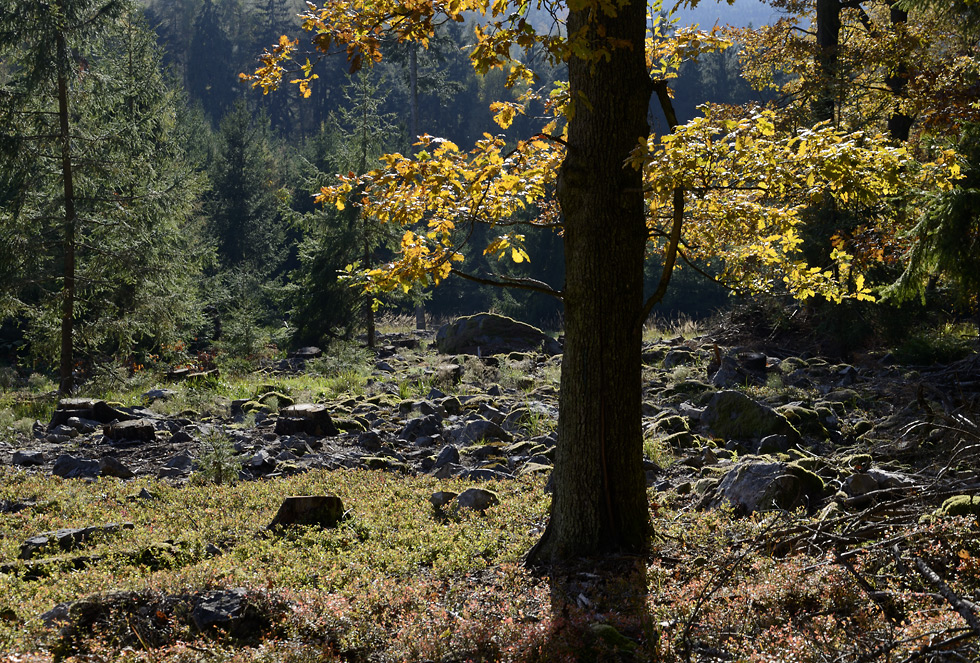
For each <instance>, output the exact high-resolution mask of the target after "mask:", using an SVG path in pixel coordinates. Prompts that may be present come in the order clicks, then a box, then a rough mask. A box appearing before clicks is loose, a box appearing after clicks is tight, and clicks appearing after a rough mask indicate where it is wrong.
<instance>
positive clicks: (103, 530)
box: [18, 523, 133, 559]
mask: <svg viewBox="0 0 980 663" xmlns="http://www.w3.org/2000/svg"><path fill="white" fill-rule="evenodd" d="M120 529H133V523H123V524H121V525H119V524H117V523H109V524H108V525H94V526H92V527H79V528H65V529H59V530H57V531H54V532H42V533H41V534H38V535H36V536H32V537H31V538H29V539H27V540H26V541H24V543H22V544H21V546H20V555H18V559H32V558H34V557H38V556H40V555H42V554H45V553H47V552H48V551H49V550H50V549H51V548H52V547H53V546H57V547H58V549H59V550H61V551H62V552H71V551H72V550H76V549H78V548H80V547H81V546H83V545H85V544H86V543H88V542H89V541H91V540H92V539H93V538H95V537H96V536H101V535H108V534H114V533H116V532H117V531H119V530H120Z"/></svg>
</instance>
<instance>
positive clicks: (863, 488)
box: [844, 472, 878, 497]
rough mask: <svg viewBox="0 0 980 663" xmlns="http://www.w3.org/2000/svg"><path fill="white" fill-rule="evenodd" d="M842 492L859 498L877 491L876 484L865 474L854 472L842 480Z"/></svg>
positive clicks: (873, 479)
mask: <svg viewBox="0 0 980 663" xmlns="http://www.w3.org/2000/svg"><path fill="white" fill-rule="evenodd" d="M844 490H845V491H846V492H847V494H848V495H850V496H851V497H861V496H863V495H867V494H868V493H870V492H872V491H875V490H878V482H877V481H876V480H875V478H874V477H873V476H871V475H870V474H867V473H865V472H856V473H854V474H852V475H851V476H849V477H847V478H846V479H845V480H844Z"/></svg>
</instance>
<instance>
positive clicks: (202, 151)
mask: <svg viewBox="0 0 980 663" xmlns="http://www.w3.org/2000/svg"><path fill="white" fill-rule="evenodd" d="M708 4H709V5H710V6H709V7H707V8H705V7H702V8H700V9H699V10H698V11H700V12H701V14H699V15H688V16H687V17H686V21H687V22H691V21H692V20H700V21H702V22H709V21H706V20H705V19H706V16H707V15H705V14H704V13H705V12H706V11H707V12H712V11H713V12H715V13H716V14H717V13H718V12H722V11H727V12H728V14H730V16H729V15H726V16H725V18H724V19H723V20H722V21H721V22H726V21H732V22H736V23H741V24H750V23H752V22H753V21H765V20H766V17H767V15H768V12H769V11H770V10H769V9H767V8H765V7H764V6H762V5H759V4H756V3H740V6H739V9H738V11H735V10H734V9H733V8H727V7H726V6H725V5H721V6H719V5H715V4H714V3H708ZM303 8H304V5H303V3H301V2H298V1H296V0H258V1H255V0H166V1H163V0H147V1H146V2H144V3H143V5H142V13H143V16H142V17H140V16H135V17H131V20H130V23H131V24H133V25H134V26H135V27H133V28H132V29H133V30H138V31H142V32H141V34H144V35H146V36H147V37H148V40H147V42H148V43H145V44H143V45H142V46H141V47H140V49H141V50H139V54H138V55H139V57H140V58H142V59H143V61H144V62H145V63H146V66H147V67H149V70H153V75H152V76H151V75H149V74H146V75H145V76H144V78H146V77H149V78H152V79H153V81H154V82H152V83H150V84H151V85H154V86H156V87H157V88H165V92H166V97H165V101H166V103H167V104H170V105H169V106H168V108H169V112H171V113H172V114H173V115H174V117H175V118H176V121H175V126H174V127H172V128H171V130H169V133H168V136H167V140H168V141H170V142H169V143H168V145H171V148H172V149H171V152H169V153H168V154H169V155H170V160H169V161H168V166H167V167H168V168H170V169H174V171H175V173H174V174H173V176H172V177H173V181H174V182H178V181H179V182H181V183H182V187H183V188H182V191H183V192H184V193H185V194H186V195H185V199H184V200H183V204H182V206H180V207H179V209H178V208H177V207H173V208H172V210H171V212H170V217H169V218H168V223H169V225H165V226H160V227H161V228H163V227H165V228H168V229H169V230H168V232H169V233H170V235H169V236H166V237H165V235H166V233H162V232H158V230H156V229H153V228H155V227H156V226H154V225H153V224H149V225H147V226H146V228H147V231H146V232H147V237H149V238H150V239H147V240H146V242H145V243H144V244H139V245H137V244H134V245H133V246H132V247H127V246H125V245H123V244H120V245H118V246H117V245H116V244H115V243H117V242H120V241H121V240H119V239H118V238H116V239H114V238H113V237H109V236H105V237H102V238H101V239H100V238H97V237H96V236H94V235H93V236H92V237H90V238H89V239H90V240H91V241H92V243H93V244H94V243H95V240H96V239H98V241H100V242H101V247H95V248H94V249H93V250H91V251H90V253H89V254H88V257H86V255H85V254H84V252H83V253H82V254H81V255H80V260H81V261H83V263H84V262H85V261H88V263H91V264H92V265H104V264H108V263H113V262H117V263H118V264H119V265H127V264H128V267H126V269H122V267H120V270H119V271H118V272H117V273H112V274H110V273H107V272H104V271H102V272H100V271H99V270H93V269H90V270H88V271H87V272H85V271H83V273H82V275H81V276H80V279H79V284H80V285H79V287H80V288H81V292H80V295H79V297H80V301H81V305H80V307H79V309H78V311H77V312H76V317H77V321H78V322H77V328H76V335H77V340H76V343H77V344H78V347H79V348H80V349H81V352H80V353H79V354H80V356H83V357H86V358H88V361H92V360H97V359H98V358H99V357H103V358H108V357H120V356H122V357H125V356H131V357H132V358H133V359H132V360H133V361H134V362H139V361H140V359H141V357H142V356H143V355H146V354H148V353H151V352H159V351H160V349H161V348H166V347H173V346H175V345H176V344H178V343H182V342H186V343H189V344H191V346H192V349H194V348H207V347H212V346H214V347H218V348H219V349H221V350H223V351H225V352H227V353H228V354H229V355H230V356H237V357H247V356H250V355H254V354H255V353H257V352H259V351H260V350H261V349H262V348H263V347H265V346H267V345H269V344H275V345H277V346H278V347H280V348H281V347H289V346H293V347H297V346H302V345H309V344H316V345H325V344H327V343H329V342H330V340H331V339H334V338H340V337H349V336H351V335H353V334H356V333H358V332H359V331H360V330H361V329H362V327H363V316H362V314H361V313H362V311H363V309H364V307H365V306H367V305H368V304H369V302H367V300H366V299H365V298H364V297H363V296H361V295H360V294H359V293H358V292H357V291H356V290H354V289H351V288H350V287H348V285H347V284H346V283H343V282H341V281H339V280H338V275H339V274H340V273H341V271H342V270H343V269H344V268H345V267H346V266H347V265H349V264H351V263H355V262H357V261H362V262H383V261H384V260H385V258H386V256H390V255H392V253H393V251H395V250H396V249H397V242H398V233H397V229H390V228H379V227H376V226H374V225H372V224H371V223H370V222H365V221H364V220H363V219H359V218H358V217H357V216H356V211H352V210H350V209H348V210H345V211H343V212H341V211H337V210H334V209H324V208H322V207H320V206H318V205H316V204H315V203H314V202H313V195H314V193H315V192H317V191H318V190H319V188H320V187H321V186H322V185H324V184H326V183H328V182H331V181H332V180H333V177H334V174H335V173H338V172H343V173H346V172H350V171H356V172H364V171H365V170H367V169H370V168H371V167H372V164H373V163H374V162H375V160H376V159H377V157H378V156H379V155H381V154H383V153H386V152H402V153H407V152H409V151H411V150H412V149H413V148H412V143H413V142H414V132H413V130H412V126H411V125H412V118H411V115H412V114H411V107H412V90H411V86H410V80H411V76H410V62H411V60H412V57H413V54H412V53H411V52H410V51H409V48H411V47H409V46H400V45H397V44H392V45H390V47H389V54H388V55H387V56H386V57H385V59H384V62H383V63H381V64H379V65H377V66H375V67H373V68H364V69H362V70H360V71H359V72H358V73H357V74H355V75H351V74H349V73H348V64H347V62H346V60H345V59H344V58H343V57H335V58H330V57H325V58H322V59H321V60H320V61H319V62H318V63H317V64H316V67H317V68H316V71H317V72H318V74H319V79H318V80H317V81H316V82H315V84H314V85H313V86H312V95H311V96H310V97H309V98H305V99H304V98H302V95H301V94H300V91H299V90H298V86H296V85H290V84H288V83H287V84H284V85H283V86H282V89H281V90H280V91H278V92H276V93H273V94H268V95H263V94H262V93H261V90H255V89H252V88H251V87H250V86H248V85H247V84H246V83H243V82H242V81H241V80H240V79H239V74H240V73H241V72H251V71H252V70H254V69H255V67H256V61H257V60H256V59H257V55H258V54H260V53H261V52H263V51H264V50H266V49H268V48H269V47H270V46H271V45H273V44H275V43H276V42H277V41H278V40H279V37H280V35H283V34H285V35H288V36H290V37H291V38H297V37H301V36H302V30H301V29H300V25H299V18H298V17H297V15H298V13H299V12H300V11H301V10H302V9H303ZM539 20H541V21H545V20H547V17H544V16H542V17H539ZM684 21H685V19H684V18H682V22H684ZM472 27H473V26H472V25H471V24H460V23H454V24H447V25H444V26H442V27H441V28H440V29H439V31H438V34H437V37H436V39H435V41H434V44H433V46H432V47H431V48H430V49H428V50H425V51H423V50H419V51H418V52H417V53H415V54H414V56H415V57H417V63H418V70H417V72H418V75H417V95H418V108H419V110H420V112H419V116H418V131H419V133H422V134H424V133H428V134H432V135H436V136H440V137H444V138H447V139H449V140H452V141H453V142H455V143H457V144H458V145H460V146H461V147H464V148H465V146H467V145H472V144H473V142H474V141H475V140H476V139H478V138H479V137H480V136H481V135H482V134H483V133H484V132H485V131H494V130H497V131H499V129H498V128H497V127H496V125H495V124H493V122H492V116H491V113H490V110H489V105H490V104H491V102H493V101H498V100H508V99H514V98H515V95H516V94H517V91H514V90H510V89H508V88H507V87H506V86H505V74H504V73H503V72H501V71H494V72H491V73H490V74H489V75H487V76H483V77H481V76H477V75H476V74H475V73H474V72H473V69H472V66H471V64H470V62H469V60H468V58H467V52H468V51H467V47H468V45H469V44H471V43H472V41H473V29H472ZM126 48H129V51H128V57H129V58H130V61H132V59H133V57H134V53H135V51H134V48H135V47H133V46H132V44H131V43H130V46H127V47H126ZM93 52H95V53H98V52H99V47H95V48H94V49H93ZM110 52H111V49H108V47H105V48H104V53H105V55H104V56H103V57H104V58H105V59H106V61H107V62H108V60H109V58H110V57H115V58H118V57H124V56H122V55H120V52H119V51H118V49H117V51H115V55H110ZM90 57H91V58H92V63H91V65H92V69H93V71H97V70H98V68H99V66H100V62H99V61H98V58H99V56H98V55H95V56H90ZM531 57H533V54H532V56H531ZM543 60H544V59H543V58H541V62H539V63H536V69H537V73H538V75H539V77H540V79H539V80H540V84H541V85H542V86H543V87H548V86H550V84H551V82H553V81H555V80H560V79H564V78H565V77H566V72H565V71H564V70H563V69H562V68H550V67H548V66H547V65H546V64H544V63H543ZM673 87H674V89H675V92H676V95H675V97H676V99H677V102H676V109H677V112H678V115H679V119H680V121H681V122H684V121H686V120H688V119H690V118H691V117H693V116H694V115H695V114H696V112H697V110H696V108H695V103H694V102H695V100H696V101H697V103H702V102H704V101H714V102H721V103H732V104H740V103H745V102H747V101H750V100H760V99H759V93H757V92H755V91H753V90H752V89H751V88H750V87H749V86H748V85H747V83H746V82H745V81H744V80H742V79H741V78H740V76H739V61H738V52H737V48H732V49H729V50H728V51H726V52H724V53H718V54H711V55H708V56H705V57H703V58H701V60H700V61H699V62H698V63H697V64H695V63H687V64H685V65H684V66H683V68H682V70H681V76H680V78H679V79H678V80H676V81H674V85H673ZM163 91H164V90H162V89H158V90H157V92H160V93H161V94H162V93H163ZM161 98H162V97H161ZM117 103H122V102H121V101H118V102H117ZM161 103H164V102H161ZM77 112H79V113H83V112H85V111H84V109H82V110H80V111H77ZM650 121H651V125H652V126H653V128H654V130H655V131H657V132H664V131H666V123H665V120H664V119H663V118H662V117H657V116H655V115H654V114H653V113H652V112H651V117H650ZM93 122H94V123H97V121H96V120H93ZM537 124H538V120H537V118H536V117H535V113H534V112H531V113H528V114H527V115H526V116H521V117H518V119H517V121H515V122H514V124H513V125H512V126H511V127H510V128H509V129H508V132H507V134H508V137H509V138H512V139H514V140H516V139H517V138H518V137H526V136H528V135H531V134H533V133H534V132H535V131H536V130H537ZM161 140H162V139H161ZM148 167H150V168H152V166H148ZM161 169H162V167H161ZM4 185H5V186H6V191H7V195H8V196H13V194H12V193H10V192H12V191H14V190H15V189H16V188H17V186H16V185H17V182H13V181H9V182H6V183H4ZM115 195H119V194H118V193H116V194H115ZM163 213H164V214H166V213H168V212H166V211H164V212H163ZM38 218H41V217H38ZM12 227H13V226H12ZM12 232H13V231H12ZM476 232H477V233H480V232H484V233H485V232H488V231H487V229H477V230H476ZM151 236H155V237H156V239H152V237H151ZM482 239H483V238H481V237H474V238H473V241H472V242H471V245H472V246H474V247H476V246H482V245H485V242H482V241H481V240H482ZM32 241H34V242H37V243H38V245H40V244H41V243H43V242H44V241H45V239H44V237H43V233H39V234H38V236H37V237H35V238H34V239H33V240H27V241H26V243H25V244H24V247H23V250H24V251H25V254H27V253H30V252H31V250H32V249H31V242H32ZM154 242H155V243H154ZM527 247H528V250H529V254H530V255H531V261H530V263H524V264H523V265H520V266H516V269H517V271H518V272H519V274H518V275H521V276H530V277H533V278H535V279H539V280H542V281H545V282H547V283H549V284H552V285H554V286H556V287H559V288H560V287H561V284H562V281H563V258H562V245H561V240H560V238H559V237H558V236H557V235H556V234H554V233H553V232H552V231H550V230H543V229H541V230H538V231H537V233H536V234H534V235H529V236H528V239H527ZM35 248H37V247H35ZM83 248H84V246H83ZM472 252H473V253H474V255H473V256H471V257H469V258H468V264H470V265H474V268H473V270H472V271H474V272H476V273H484V274H489V273H492V272H493V271H494V269H495V268H496V267H495V265H493V264H489V262H488V260H491V261H492V259H487V258H484V257H483V256H482V255H479V250H476V249H474V250H473V251H472ZM39 253H40V254H45V251H40V252H39ZM149 253H152V254H153V255H152V256H150V255H148V254H149ZM56 254H57V251H54V254H53V255H51V260H50V264H49V265H48V266H47V267H48V268H49V272H50V278H48V277H47V274H46V272H45V265H41V264H29V263H30V261H27V260H20V261H18V260H9V261H7V262H5V263H4V265H3V269H4V270H5V271H6V272H7V273H6V274H4V278H5V281H6V283H7V286H8V291H7V296H8V299H7V307H8V308H7V310H8V311H12V310H16V311H17V313H16V314H15V315H7V316H6V318H5V322H3V324H2V327H0V356H4V357H6V358H8V359H9V360H11V361H16V358H17V357H21V358H23V357H28V356H30V357H34V358H35V362H38V361H41V362H43V358H45V357H53V356H56V355H57V324H56V322H57V318H56V302H57V299H58V287H57V285H56V282H57V272H56V270H55V269H54V268H53V265H54V264H55V263H57V258H58V256H57V255H56ZM100 256H101V257H100ZM123 256H126V257H128V260H129V263H127V260H125V259H123ZM116 257H118V259H116ZM481 261H482V262H481ZM126 270H128V271H126ZM521 270H523V273H520V272H521ZM658 276H659V269H658V265H656V264H655V262H654V263H651V265H650V267H649V272H648V280H649V282H650V283H651V284H652V283H654V282H655V279H656V278H657V277H658ZM45 278H48V282H47V284H46V283H45ZM86 288H87V290H86ZM727 297H728V295H727V293H726V292H725V291H724V290H722V289H721V288H719V287H716V286H713V285H711V284H710V283H709V282H707V281H705V280H704V279H702V278H700V277H698V276H697V275H696V274H694V273H693V272H691V271H690V270H681V271H679V273H678V274H677V275H676V277H675V279H674V282H673V284H672V288H671V291H670V293H669V295H668V297H667V300H666V301H665V302H664V305H663V307H662V308H661V309H660V310H659V311H658V314H659V315H661V316H664V317H671V316H675V315H678V314H686V315H692V316H701V315H706V314H708V313H710V312H712V311H713V310H715V309H717V308H718V307H720V306H723V305H724V304H725V303H726V300H727ZM14 300H16V307H13V306H10V303H11V302H13V301H14ZM2 303H3V302H0V304H2ZM419 303H423V304H424V307H425V310H426V312H427V314H428V315H429V316H434V317H435V318H442V317H446V316H449V315H457V314H468V313H472V312H476V311H483V310H495V311H498V312H500V313H503V314H507V315H511V316H514V317H518V318H521V319H523V320H526V321H529V322H532V323H534V324H538V325H541V326H543V327H546V328H550V329H557V328H559V327H560V325H561V314H562V313H561V306H560V303H559V302H557V301H556V300H554V299H552V298H549V297H547V296H544V295H540V294H536V293H530V292H521V291H506V290H501V289H497V288H492V287H487V286H482V285H480V284H477V283H474V282H470V281H463V280H460V279H450V280H449V281H447V282H446V283H445V284H443V285H441V286H440V287H439V288H437V289H434V290H431V291H424V292H423V291H412V292H410V293H407V294H401V295H398V296H391V297H388V298H387V299H386V300H385V301H384V302H383V305H384V306H385V307H387V308H388V309H390V310H394V311H405V312H408V311H412V310H414V308H415V307H416V305H418V304H419ZM0 308H2V306H0ZM0 312H3V311H0Z"/></svg>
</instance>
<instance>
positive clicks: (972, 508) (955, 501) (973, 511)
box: [933, 495, 980, 517]
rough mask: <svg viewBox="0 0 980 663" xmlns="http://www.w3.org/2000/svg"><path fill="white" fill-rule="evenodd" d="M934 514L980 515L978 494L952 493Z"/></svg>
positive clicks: (979, 497)
mask: <svg viewBox="0 0 980 663" xmlns="http://www.w3.org/2000/svg"><path fill="white" fill-rule="evenodd" d="M933 513H934V514H935V515H936V516H940V517H941V516H980V495H953V496H952V497H950V498H949V499H947V500H946V501H945V502H943V505H942V506H941V507H939V508H938V509H936V511H934V512H933Z"/></svg>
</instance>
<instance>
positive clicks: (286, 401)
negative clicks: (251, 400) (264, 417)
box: [258, 391, 296, 408]
mask: <svg viewBox="0 0 980 663" xmlns="http://www.w3.org/2000/svg"><path fill="white" fill-rule="evenodd" d="M258 401H259V402H260V403H262V404H263V405H269V406H272V405H273V404H275V407H276V408H281V407H289V406H290V405H295V404H296V400H295V399H293V398H292V397H290V396H287V395H286V394H284V393H282V392H281V391H270V392H266V393H265V394H262V396H261V397H260V398H259V399H258Z"/></svg>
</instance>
